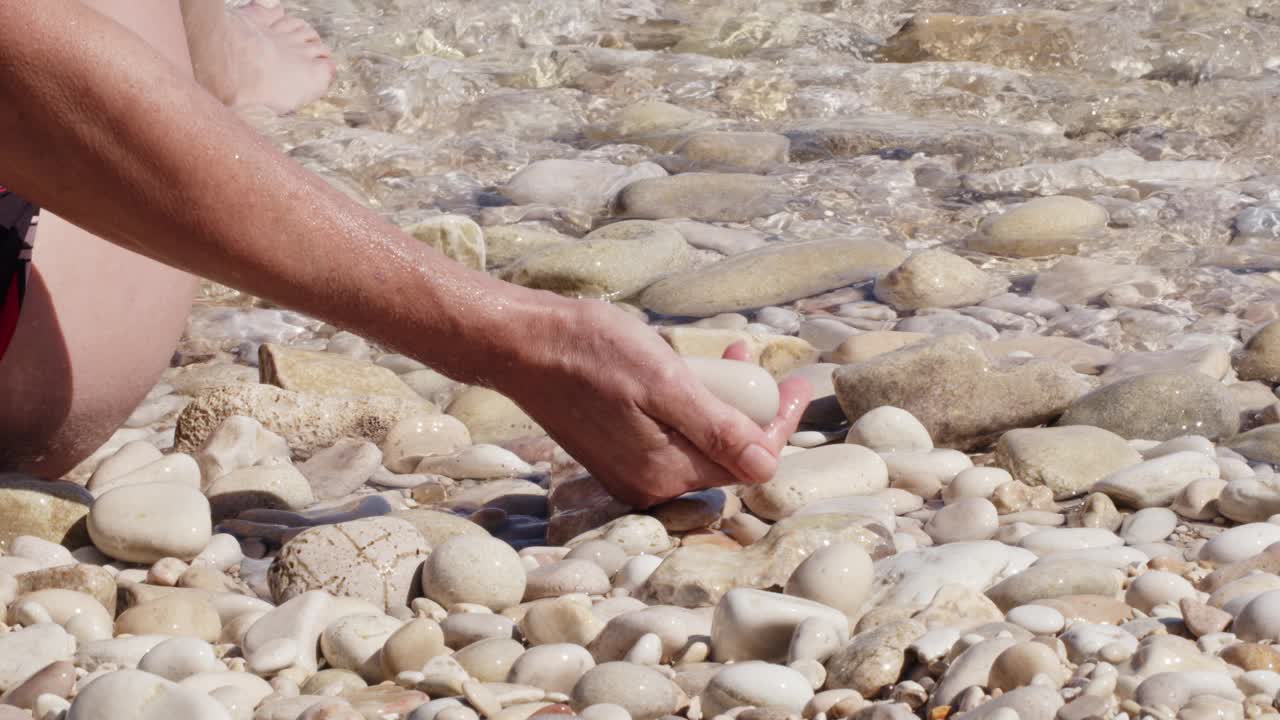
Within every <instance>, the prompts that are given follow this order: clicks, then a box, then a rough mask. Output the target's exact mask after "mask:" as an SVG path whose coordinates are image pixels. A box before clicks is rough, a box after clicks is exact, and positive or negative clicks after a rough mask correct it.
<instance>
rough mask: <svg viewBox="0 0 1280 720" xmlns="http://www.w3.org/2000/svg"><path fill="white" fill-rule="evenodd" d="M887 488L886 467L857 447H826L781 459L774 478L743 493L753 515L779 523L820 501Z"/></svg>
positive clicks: (877, 458) (875, 456)
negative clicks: (778, 521) (802, 508)
mask: <svg viewBox="0 0 1280 720" xmlns="http://www.w3.org/2000/svg"><path fill="white" fill-rule="evenodd" d="M888 485H889V470H888V466H887V465H885V462H884V460H883V459H881V457H880V456H879V455H877V454H876V453H874V452H872V451H871V450H868V449H867V448H864V447H862V446H860V445H848V444H845V445H827V446H824V447H820V448H814V449H812V450H805V451H803V452H798V453H795V454H793V455H787V456H785V457H783V458H782V459H781V460H780V461H779V463H778V471H777V472H776V473H775V474H774V476H773V479H772V480H770V481H769V482H767V483H765V484H763V485H753V486H751V487H747V488H745V489H744V490H743V493H742V500H743V502H744V503H746V504H747V507H749V508H751V511H752V512H754V513H755V514H757V515H759V516H761V517H763V518H767V519H769V520H781V519H782V518H785V517H788V516H790V515H791V514H792V513H794V512H795V511H796V510H798V509H800V508H801V507H803V506H805V505H808V504H810V503H813V502H817V501H819V500H824V499H829V498H835V497H842V496H846V495H866V494H869V493H873V492H875V491H877V490H883V489H885V488H886V487H888Z"/></svg>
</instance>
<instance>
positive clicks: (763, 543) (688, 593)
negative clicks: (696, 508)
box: [638, 514, 892, 607]
mask: <svg viewBox="0 0 1280 720" xmlns="http://www.w3.org/2000/svg"><path fill="white" fill-rule="evenodd" d="M888 538H889V532H888V531H887V530H886V529H885V528H883V527H882V526H880V525H879V524H876V523H875V522H874V521H873V520H870V519H868V518H864V517H861V516H857V515H836V514H815V515H805V516H797V517H791V518H787V519H786V520H782V521H780V522H778V523H777V524H775V525H774V526H773V527H772V528H771V529H770V530H769V532H768V534H767V535H765V536H764V537H763V538H761V539H760V540H758V541H756V542H755V543H753V544H751V545H750V546H748V547H747V548H746V549H743V550H727V549H725V548H723V547H718V546H714V545H701V544H700V545H687V546H685V547H682V548H679V549H677V550H676V551H675V552H673V553H671V554H670V555H668V556H667V557H666V559H665V560H663V561H662V564H661V565H659V566H658V568H657V570H654V572H653V574H652V575H650V576H649V579H648V580H647V581H646V582H645V584H644V585H643V586H642V587H641V588H640V590H639V593H638V597H639V598H640V599H641V600H643V601H645V602H647V603H650V604H662V605H679V606H681V607H703V606H707V605H714V604H715V603H717V602H718V601H719V600H720V598H721V597H722V596H723V595H724V594H725V593H726V592H728V591H729V590H731V589H733V588H735V587H752V588H768V587H772V586H774V585H778V586H782V585H785V584H786V582H787V580H788V578H790V577H791V573H793V572H794V571H795V569H796V568H797V567H799V565H800V563H801V562H803V561H804V559H805V558H807V557H808V556H809V555H810V554H812V553H813V552H814V551H816V550H818V549H819V548H822V547H826V546H828V545H834V544H837V543H842V542H854V543H858V544H859V545H861V546H862V548H863V549H864V550H866V551H867V553H868V554H869V555H871V557H873V558H878V557H884V556H885V555H887V554H889V553H890V552H892V546H891V544H890V542H889V540H888Z"/></svg>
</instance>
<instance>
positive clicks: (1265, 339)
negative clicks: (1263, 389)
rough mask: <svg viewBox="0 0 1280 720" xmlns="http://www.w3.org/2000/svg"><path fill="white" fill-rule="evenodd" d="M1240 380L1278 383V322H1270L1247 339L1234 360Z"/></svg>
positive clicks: (1279, 325)
mask: <svg viewBox="0 0 1280 720" xmlns="http://www.w3.org/2000/svg"><path fill="white" fill-rule="evenodd" d="M1236 374H1237V375H1238V376H1239V377H1240V379H1241V380H1262V381H1264V382H1268V383H1271V384H1273V385H1274V384H1275V383H1280V321H1276V322H1271V323H1268V324H1267V325H1265V326H1264V327H1263V328H1262V329H1261V330H1259V331H1258V332H1256V333H1254V334H1253V337H1251V338H1249V342H1248V343H1246V344H1245V346H1244V350H1242V351H1240V354H1239V356H1238V357H1237V358H1236Z"/></svg>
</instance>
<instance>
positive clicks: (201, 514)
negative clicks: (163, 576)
mask: <svg viewBox="0 0 1280 720" xmlns="http://www.w3.org/2000/svg"><path fill="white" fill-rule="evenodd" d="M88 530H89V537H90V538H91V539H92V540H93V544H94V546H96V547H97V548H98V549H99V550H101V551H102V552H103V553H105V554H107V555H110V556H111V557H113V558H116V559H117V560H125V561H128V562H136V563H144V564H150V563H153V562H155V561H157V560H159V559H161V558H165V557H176V558H178V559H180V560H191V559H192V558H194V557H195V556H196V555H198V554H199V553H200V551H201V550H204V548H205V545H208V544H209V538H210V537H212V535H213V523H212V520H211V516H210V509H209V501H208V500H207V499H206V498H205V496H204V495H202V494H200V491H199V490H196V489H194V488H191V487H187V486H185V485H179V484H176V483H167V482H161V483H145V484H141V485H127V486H124V487H119V488H116V489H114V490H111V491H109V492H107V493H104V494H103V495H102V497H100V498H98V499H97V500H96V501H95V502H94V504H93V509H92V510H91V511H90V512H89V518H88Z"/></svg>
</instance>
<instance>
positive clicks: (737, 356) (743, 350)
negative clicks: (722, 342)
mask: <svg viewBox="0 0 1280 720" xmlns="http://www.w3.org/2000/svg"><path fill="white" fill-rule="evenodd" d="M720 357H721V358H722V359H724V360H737V361H739V362H751V353H749V352H747V341H746V340H739V341H737V342H735V343H733V344H732V345H730V346H729V347H727V348H725V349H724V355H721V356H720Z"/></svg>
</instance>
